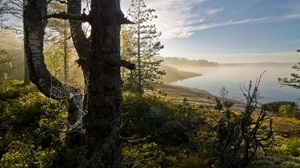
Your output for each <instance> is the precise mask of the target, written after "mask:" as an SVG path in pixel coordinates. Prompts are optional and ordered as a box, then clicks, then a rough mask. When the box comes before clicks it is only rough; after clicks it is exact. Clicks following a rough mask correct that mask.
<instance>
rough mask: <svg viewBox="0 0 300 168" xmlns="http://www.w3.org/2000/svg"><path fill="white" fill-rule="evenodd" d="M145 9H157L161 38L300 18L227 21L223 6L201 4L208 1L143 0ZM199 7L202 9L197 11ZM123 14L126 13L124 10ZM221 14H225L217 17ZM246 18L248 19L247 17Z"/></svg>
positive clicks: (124, 2)
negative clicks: (232, 26) (211, 6)
mask: <svg viewBox="0 0 300 168" xmlns="http://www.w3.org/2000/svg"><path fill="white" fill-rule="evenodd" d="M144 1H145V3H146V5H147V7H149V8H153V9H155V10H156V13H155V14H156V15H157V16H158V19H156V20H154V24H155V25H156V27H157V29H158V30H159V31H161V32H162V36H161V38H163V39H173V38H188V37H190V36H192V35H193V34H194V32H195V31H200V30H205V29H211V28H217V27H223V26H231V25H240V24H256V23H264V22H277V21H285V20H291V19H300V13H299V12H297V11H296V10H295V9H294V10H293V12H290V13H287V14H285V15H281V16H266V17H265V16H262V17H255V16H253V17H252V18H244V19H236V20H230V18H231V16H230V15H229V16H228V17H226V15H228V12H229V10H228V11H226V8H225V7H213V8H208V7H207V8H205V7H204V5H202V3H204V2H209V1H211V0H189V1H187V0H164V1H163V2H162V1H161V0H144ZM130 2H131V0H121V3H122V6H123V8H124V5H125V7H127V9H128V7H129V4H130ZM200 6H201V8H200ZM124 11H126V10H124ZM220 13H222V14H224V15H220ZM248 17H249V16H248ZM209 21H211V22H209Z"/></svg>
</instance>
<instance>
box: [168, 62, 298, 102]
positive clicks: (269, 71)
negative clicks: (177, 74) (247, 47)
mask: <svg viewBox="0 0 300 168" xmlns="http://www.w3.org/2000/svg"><path fill="white" fill-rule="evenodd" d="M292 65H293V64H254V65H253V64H242V65H241V64H238V65H220V66H218V67H209V68H191V67H188V68H184V70H188V71H192V72H197V73H201V74H203V75H202V76H199V77H195V78H190V79H186V80H182V81H177V82H175V83H173V84H175V85H180V86H187V87H191V88H198V89H202V90H206V91H208V92H210V93H211V94H213V95H215V96H220V94H219V92H220V89H221V87H223V86H224V87H225V88H226V89H227V90H228V91H229V94H228V98H232V99H235V100H240V101H244V100H245V98H244V96H243V93H242V91H241V89H240V86H243V85H245V87H247V86H248V84H249V81H250V80H252V81H253V82H255V81H256V79H257V77H258V76H259V75H261V74H262V73H263V72H264V71H266V72H265V73H264V74H263V76H262V79H261V83H260V85H259V92H260V95H261V96H262V98H261V99H260V100H259V101H260V103H267V102H272V101H294V102H297V103H298V104H300V101H299V97H300V89H294V88H291V87H287V86H281V85H280V84H279V83H278V80H277V79H278V77H281V78H283V77H290V74H291V72H296V71H295V70H293V69H292V68H291V67H292ZM296 73H297V72H296Z"/></svg>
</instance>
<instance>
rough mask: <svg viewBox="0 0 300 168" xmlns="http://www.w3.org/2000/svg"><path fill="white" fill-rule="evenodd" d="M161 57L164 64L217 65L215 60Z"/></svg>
mask: <svg viewBox="0 0 300 168" xmlns="http://www.w3.org/2000/svg"><path fill="white" fill-rule="evenodd" d="M159 59H163V60H164V62H163V64H165V65H171V66H172V65H181V66H217V65H219V64H218V63H216V62H210V61H207V60H204V59H199V60H190V59H187V58H178V57H160V58H159Z"/></svg>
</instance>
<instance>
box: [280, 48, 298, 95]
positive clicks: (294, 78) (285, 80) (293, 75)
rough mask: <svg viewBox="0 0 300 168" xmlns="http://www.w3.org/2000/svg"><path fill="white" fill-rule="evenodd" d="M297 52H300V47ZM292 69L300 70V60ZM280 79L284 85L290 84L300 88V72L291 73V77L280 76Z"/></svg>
mask: <svg viewBox="0 0 300 168" xmlns="http://www.w3.org/2000/svg"><path fill="white" fill-rule="evenodd" d="M297 52H300V49H298V50H297ZM292 69H295V70H297V71H299V70H300V62H298V64H297V65H294V66H293V67H292ZM278 81H279V83H280V84H282V85H285V86H290V87H293V88H295V89H300V74H298V73H291V78H278Z"/></svg>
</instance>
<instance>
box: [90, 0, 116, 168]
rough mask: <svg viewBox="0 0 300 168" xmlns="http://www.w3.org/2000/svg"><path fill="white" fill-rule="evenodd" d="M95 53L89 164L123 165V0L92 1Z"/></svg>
mask: <svg viewBox="0 0 300 168" xmlns="http://www.w3.org/2000/svg"><path fill="white" fill-rule="evenodd" d="M90 15H91V26H92V32H91V37H92V53H91V60H92V62H90V63H91V66H90V67H91V74H90V81H89V87H88V93H89V98H88V100H89V103H88V114H87V116H86V118H85V119H86V120H85V121H86V122H85V123H86V132H87V134H86V137H87V146H88V150H89V156H88V158H89V159H88V165H89V167H105V168H106V167H121V142H120V135H119V134H120V114H121V111H120V103H121V78H120V64H119V62H121V60H120V25H121V18H122V12H121V9H120V1H119V0H92V4H91V13H90Z"/></svg>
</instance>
